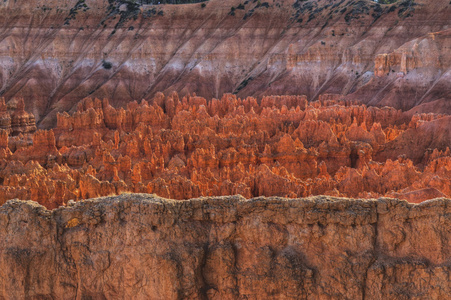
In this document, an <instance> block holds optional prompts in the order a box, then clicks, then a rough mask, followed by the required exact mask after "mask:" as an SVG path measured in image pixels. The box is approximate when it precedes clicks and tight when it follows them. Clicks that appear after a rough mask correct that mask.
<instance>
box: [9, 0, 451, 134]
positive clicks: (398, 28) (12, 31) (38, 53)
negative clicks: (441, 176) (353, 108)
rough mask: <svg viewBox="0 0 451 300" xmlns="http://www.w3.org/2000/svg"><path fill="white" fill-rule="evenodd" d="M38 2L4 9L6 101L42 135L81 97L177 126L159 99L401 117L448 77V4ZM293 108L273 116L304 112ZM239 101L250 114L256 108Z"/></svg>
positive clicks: (441, 0) (434, 95) (171, 107)
mask: <svg viewBox="0 0 451 300" xmlns="http://www.w3.org/2000/svg"><path fill="white" fill-rule="evenodd" d="M43 2H44V1H37V0H16V1H3V4H2V5H1V6H0V15H1V16H2V18H3V19H4V21H3V22H2V23H1V24H0V28H1V31H2V32H4V35H3V36H2V42H1V43H0V57H3V58H4V61H2V64H0V73H1V74H2V81H1V93H2V96H4V97H5V98H6V100H7V101H9V100H10V99H12V98H14V97H16V96H19V97H24V99H25V103H26V104H27V107H30V108H32V111H33V113H34V114H35V115H36V118H37V121H38V123H39V126H40V127H41V129H50V128H53V127H54V125H55V123H56V118H57V117H56V115H57V113H58V112H59V113H62V112H64V111H72V110H73V109H74V108H75V107H74V103H76V102H77V101H79V99H82V98H84V97H93V98H94V97H97V98H99V99H103V98H109V99H110V101H111V104H113V105H114V106H116V107H119V106H122V107H123V108H124V109H125V108H126V107H127V103H130V102H131V101H133V100H134V99H138V100H139V99H150V98H151V97H153V96H157V98H158V101H156V104H157V105H158V106H160V107H161V108H163V110H164V111H165V112H167V113H168V114H169V116H170V117H171V118H172V117H173V116H174V115H175V110H176V107H177V106H178V105H179V104H180V103H181V102H183V100H182V98H181V97H180V99H179V98H177V99H176V98H171V99H166V98H165V97H161V95H157V93H158V92H159V91H163V92H165V93H167V94H170V93H172V91H178V92H179V93H181V94H183V95H186V94H187V93H189V92H196V93H197V96H201V97H206V98H207V99H210V98H212V97H216V98H218V97H220V96H221V95H222V94H223V93H228V92H235V93H238V95H239V96H240V97H241V98H246V97H248V96H254V97H255V96H268V97H270V96H269V95H280V94H292V95H301V94H305V95H307V97H308V99H309V100H311V99H316V98H317V97H318V96H319V95H320V94H321V93H327V94H339V96H332V97H334V98H333V99H334V100H340V99H341V98H342V97H343V95H350V96H351V97H352V98H353V99H356V100H360V101H363V102H365V103H369V104H371V105H375V104H378V105H391V106H394V107H396V108H398V109H401V108H402V109H406V110H407V109H410V108H412V107H414V106H416V105H418V104H420V103H427V102H429V101H436V100H440V99H449V94H450V92H451V88H450V86H451V85H450V79H449V77H448V76H443V74H447V72H449V71H450V67H451V64H450V60H449V54H448V49H449V47H450V41H451V39H450V32H451V31H450V29H449V20H450V9H449V1H448V0H436V1H433V2H431V1H428V0H415V1H414V2H411V1H410V0H409V1H407V0H405V1H404V0H399V1H396V3H393V4H381V3H376V1H363V2H362V1H360V0H344V1H338V2H337V1H334V3H333V4H331V3H330V1H316V0H302V1H301V0H293V1H282V2H280V1H279V2H277V1H276V2H271V1H261V2H260V3H258V2H253V1H247V2H246V1H242V0H229V1H227V2H225V1H220V0H210V2H212V5H206V6H205V7H203V8H199V5H195V4H193V5H183V6H180V5H159V6H155V7H153V6H149V5H146V4H145V3H146V1H133V3H135V4H136V5H137V6H135V5H132V6H130V7H128V8H127V9H130V11H127V10H125V6H126V5H125V6H124V5H122V4H123V1H122V2H121V1H119V0H115V1H110V2H106V1H105V0H90V1H84V2H80V1H74V0H71V1H69V0H62V1H45V3H43ZM244 2H246V3H244ZM266 2H267V4H266ZM379 2H380V1H379ZM141 4H142V5H141ZM85 5H86V6H87V7H85ZM121 5H122V8H121ZM238 6H239V7H240V9H236V10H234V11H231V8H232V7H233V8H234V9H235V8H237V7H238ZM19 8H20V9H19ZM241 8H242V9H241ZM35 16H39V18H36V17H35ZM186 16H189V18H186ZM425 21H427V24H425ZM168 24H170V25H168ZM23 28H30V30H29V31H27V30H22V29H23ZM98 28H102V30H101V31H100V32H99V31H98ZM218 28H220V29H221V30H218ZM129 29H130V30H129ZM406 29H408V30H406ZM223 30H225V31H223ZM187 32H195V33H196V34H192V35H187V34H186V33H187ZM256 32H258V33H259V34H256ZM260 33H261V34H260ZM106 44H108V45H114V46H111V47H109V46H108V47H105V45H106ZM199 45H202V47H199ZM387 74H388V75H387ZM327 97H328V98H327ZM327 97H326V96H324V97H323V98H322V99H328V100H331V99H332V98H331V96H327ZM192 98H196V97H192ZM295 98H296V96H295V97H290V100H288V98H285V99H286V101H287V102H286V103H283V102H279V101H277V103H280V106H278V108H279V109H281V108H282V106H283V105H285V106H286V107H287V108H288V109H290V108H291V105H294V103H296V105H300V108H301V109H303V106H302V103H300V102H298V100H299V99H295ZM275 99H276V97H274V98H273V99H272V100H271V99H269V98H268V99H267V100H265V101H269V102H268V103H271V101H273V100H275ZM193 101H198V102H197V105H198V106H199V105H201V102H202V100H201V99H200V98H199V99H198V100H193ZM244 102H245V101H244V100H243V106H244V108H245V111H246V112H247V109H248V108H250V107H252V106H253V104H252V103H248V104H246V105H244ZM187 103H189V101H188V102H187ZM211 103H212V109H214V110H217V111H218V112H220V113H224V112H225V111H226V109H227V107H226V106H225V107H216V105H214V104H213V103H214V101H212V102H211ZM265 103H266V102H265ZM182 105H184V104H182ZM189 105H193V103H189ZM265 105H266V104H265ZM277 105H279V104H277ZM92 107H93V108H94V109H95V107H94V106H92ZM232 107H236V105H235V104H234V105H232ZM208 109H209V108H207V110H208ZM208 111H209V113H210V112H211V111H210V110H208ZM257 113H260V112H257ZM122 117H123V118H128V117H126V116H125V115H123V116H122ZM0 120H1V118H0ZM124 120H125V119H124ZM0 123H1V122H0ZM111 125H112V124H110V123H108V126H111Z"/></svg>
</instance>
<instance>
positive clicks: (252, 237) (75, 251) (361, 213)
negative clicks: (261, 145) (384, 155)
mask: <svg viewBox="0 0 451 300" xmlns="http://www.w3.org/2000/svg"><path fill="white" fill-rule="evenodd" d="M261 168H265V169H266V171H263V172H265V173H267V172H270V171H269V170H268V169H267V168H266V167H263V166H261ZM90 176H91V175H87V177H86V178H84V179H83V184H86V185H93V186H96V187H97V188H100V189H99V191H100V190H102V189H103V186H102V184H103V183H101V182H98V181H97V180H96V179H95V178H93V177H90ZM271 176H274V175H271ZM174 181H177V184H179V185H180V186H183V187H184V188H185V189H186V190H185V191H188V190H189V186H187V185H185V184H184V183H182V181H179V179H178V177H177V176H176V177H174ZM171 184H172V185H173V183H169V182H168V181H167V180H165V181H164V182H163V180H162V179H160V182H159V183H157V182H155V184H154V185H153V186H155V187H156V188H157V187H158V188H157V189H158V191H159V192H160V193H164V190H166V192H168V190H169V188H168V187H169V186H170V185H171ZM58 189H60V187H58ZM262 189H267V190H269V191H270V189H271V186H267V187H262ZM178 190H179V191H180V190H182V189H178ZM193 191H194V190H193ZM105 192H106V191H105ZM58 194H60V192H58ZM68 204H69V205H68V207H64V208H60V209H56V210H53V211H48V210H46V209H45V208H44V207H42V206H39V205H37V204H36V203H33V202H31V201H29V202H24V201H16V200H13V201H9V202H8V203H7V204H5V205H3V206H1V207H0V228H2V230H0V257H1V259H0V298H4V299H35V298H56V299H76V298H77V297H79V298H81V299H86V298H90V297H96V298H99V299H105V298H107V299H108V298H111V299H123V298H125V299H152V298H158V299H178V298H183V299H187V298H193V299H202V298H208V299H210V298H213V299H244V298H247V299H309V298H312V299H362V298H364V297H368V298H370V299H406V298H407V297H410V298H415V299H449V295H450V292H451V287H450V282H449V278H450V274H451V264H450V261H449V253H450V251H451V244H450V243H449V241H450V239H451V231H450V228H449V226H450V224H449V215H450V214H451V206H450V200H449V199H436V200H433V201H429V202H428V203H424V204H420V205H413V204H409V203H407V202H405V201H399V200H395V199H386V198H385V199H384V198H381V199H378V200H366V201H365V200H359V199H354V200H349V199H339V198H334V197H326V196H321V197H311V198H307V199H281V198H279V197H270V198H266V197H259V198H254V199H251V200H246V199H244V198H243V197H241V196H229V197H218V198H200V199H191V200H190V201H172V200H167V199H162V198H159V197H156V196H155V195H142V194H123V195H120V196H116V197H107V198H101V199H95V200H90V201H83V202H80V203H72V202H69V203H68ZM331 295H332V296H331Z"/></svg>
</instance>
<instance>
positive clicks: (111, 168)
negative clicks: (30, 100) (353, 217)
mask: <svg viewBox="0 0 451 300" xmlns="http://www.w3.org/2000/svg"><path fill="white" fill-rule="evenodd" d="M340 98H341V96H340V95H321V96H320V101H314V102H308V101H307V99H306V97H305V96H265V97H263V98H262V99H261V101H260V102H261V103H260V104H259V103H258V102H257V99H255V98H252V97H248V98H246V99H240V98H237V97H236V96H235V95H231V94H226V95H224V96H223V97H222V98H221V99H220V100H217V99H212V100H210V101H207V100H206V99H205V98H202V97H198V96H189V97H183V98H181V99H180V98H179V96H178V95H177V93H173V94H172V95H170V96H164V95H163V94H161V93H159V94H158V95H157V97H155V98H154V99H153V101H151V102H147V101H142V102H141V103H140V104H138V103H137V102H136V101H134V102H130V103H129V104H128V105H127V109H123V108H113V107H112V106H111V105H110V104H109V102H108V100H107V99H104V100H103V101H101V100H100V99H94V100H93V99H91V98H86V99H84V100H83V101H80V102H79V103H78V105H77V111H76V112H75V113H73V114H68V113H66V112H65V113H62V114H58V116H57V120H58V121H57V123H58V124H57V127H56V128H54V129H52V130H49V131H46V130H38V131H37V132H35V133H33V134H32V133H30V132H28V133H26V132H23V131H22V133H20V134H19V135H17V133H18V129H23V128H25V129H30V130H32V129H35V128H36V127H35V126H29V125H30V124H29V122H22V123H21V124H22V125H27V126H13V125H17V124H19V123H18V122H17V120H18V118H17V116H30V118H23V119H24V120H26V121H29V120H31V119H32V120H34V119H33V118H31V115H30V114H27V113H25V112H24V111H23V107H22V110H19V112H18V111H17V110H16V111H14V112H3V118H2V119H0V120H4V121H5V122H4V123H5V126H4V127H5V128H4V130H0V204H3V203H4V202H5V201H7V200H9V199H14V198H18V199H22V200H34V201H37V202H38V203H40V204H42V205H44V206H46V207H47V208H56V207H59V206H60V205H64V204H66V203H67V202H68V201H69V200H75V201H78V200H81V199H88V198H93V197H101V196H109V195H119V194H121V193H124V192H135V193H155V194H157V195H159V196H162V197H167V198H172V199H179V200H182V199H185V200H186V199H190V198H193V197H200V196H226V195H235V194H241V195H242V196H244V197H245V198H252V197H258V196H282V197H289V198H297V197H307V196H312V195H331V196H341V197H353V198H378V197H381V196H386V197H396V198H400V199H406V200H409V201H411V202H422V201H425V200H428V199H433V198H436V197H445V196H446V197H450V196H451V172H450V170H451V152H450V149H449V145H450V144H451V135H450V133H449V127H450V126H449V125H450V124H449V123H450V120H451V119H450V118H451V117H450V116H448V115H443V114H414V115H413V116H411V117H410V112H407V113H402V112H401V111H400V110H396V109H394V108H388V107H383V108H376V107H366V106H365V105H357V104H355V103H352V102H349V101H343V100H340ZM334 99H335V100H334ZM1 103H2V102H1V99H0V104H1ZM0 107H1V105H0ZM10 113H11V114H12V120H13V121H14V122H10V123H8V122H6V121H8V120H11V117H10ZM406 115H407V117H406ZM16 123H17V124H16ZM8 124H9V125H10V126H9V127H8ZM19 125H20V124H19ZM32 125H34V124H32ZM9 132H12V133H11V134H9Z"/></svg>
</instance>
